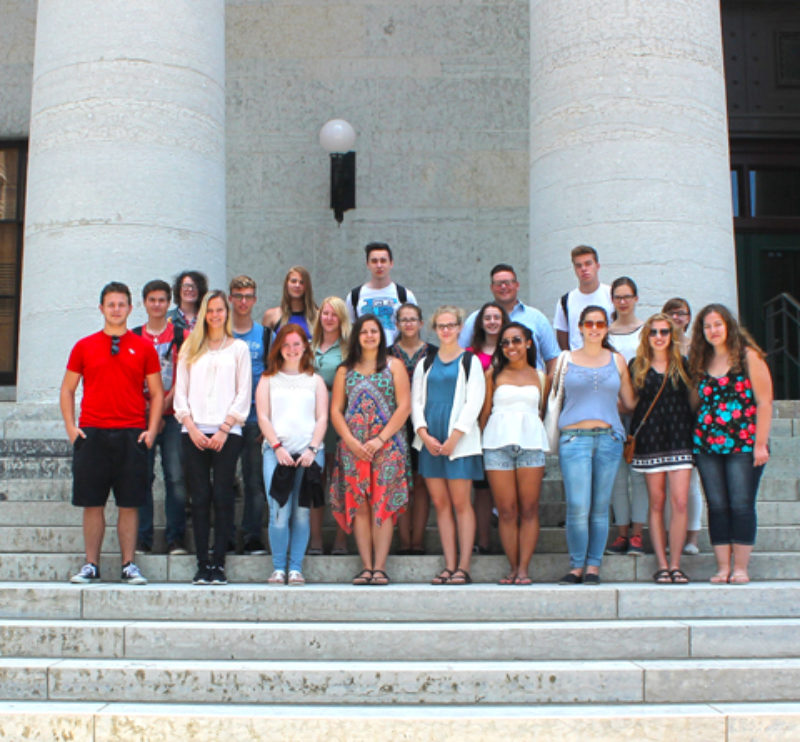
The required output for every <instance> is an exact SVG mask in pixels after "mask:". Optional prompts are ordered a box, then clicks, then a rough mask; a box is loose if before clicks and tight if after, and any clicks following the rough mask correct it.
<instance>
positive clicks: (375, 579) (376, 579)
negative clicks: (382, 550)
mask: <svg viewBox="0 0 800 742" xmlns="http://www.w3.org/2000/svg"><path fill="white" fill-rule="evenodd" d="M369 584H370V585H388V584H389V575H387V574H386V572H384V571H383V570H382V569H373V570H372V579H371V580H370V581H369Z"/></svg>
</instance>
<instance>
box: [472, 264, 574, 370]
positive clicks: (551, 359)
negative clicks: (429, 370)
mask: <svg viewBox="0 0 800 742" xmlns="http://www.w3.org/2000/svg"><path fill="white" fill-rule="evenodd" d="M489 275H490V276H491V283H490V284H489V288H490V290H491V292H492V296H494V300H495V301H496V302H497V303H498V304H499V305H500V306H501V307H503V309H505V310H506V314H508V316H509V318H510V319H512V320H514V321H515V322H519V323H521V324H523V325H525V327H527V328H528V329H529V330H530V331H531V333H532V334H533V342H534V344H535V345H536V365H537V366H538V367H539V368H540V369H543V370H546V371H547V373H550V372H551V371H552V370H553V367H554V366H555V362H556V359H557V358H558V353H559V349H558V344H557V343H556V337H555V335H554V334H553V328H552V327H550V323H549V322H548V321H547V317H545V316H544V314H542V313H541V312H540V311H539V310H538V309H536V308H535V307H531V306H528V305H527V304H523V303H522V302H521V301H520V300H519V298H518V294H519V281H518V280H517V274H516V272H515V271H514V268H513V267H512V266H510V265H508V264H507V263H498V264H497V265H496V266H494V268H492V270H491V271H490V272H489ZM479 311H480V309H476V310H475V311H474V312H473V313H472V314H470V315H469V317H467V321H466V322H465V323H464V328H463V329H462V330H461V333H460V334H459V336H458V344H459V345H460V346H461V347H462V348H468V347H469V345H470V343H471V342H472V333H473V332H474V329H475V320H476V319H477V317H478V312H479Z"/></svg>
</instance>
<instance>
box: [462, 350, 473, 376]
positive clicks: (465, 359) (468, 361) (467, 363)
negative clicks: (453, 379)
mask: <svg viewBox="0 0 800 742" xmlns="http://www.w3.org/2000/svg"><path fill="white" fill-rule="evenodd" d="M473 355H474V353H473V352H472V351H471V350H465V351H464V352H463V353H462V354H461V365H462V366H463V367H464V381H469V372H470V369H471V368H472V356H473Z"/></svg>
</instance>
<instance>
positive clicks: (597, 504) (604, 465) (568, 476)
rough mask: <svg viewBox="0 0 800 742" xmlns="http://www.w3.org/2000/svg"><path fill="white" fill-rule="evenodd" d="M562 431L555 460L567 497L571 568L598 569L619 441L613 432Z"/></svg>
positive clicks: (620, 455) (616, 463) (620, 444)
mask: <svg viewBox="0 0 800 742" xmlns="http://www.w3.org/2000/svg"><path fill="white" fill-rule="evenodd" d="M586 433H587V431H578V430H568V431H562V433H561V439H560V442H559V448H558V461H559V464H560V466H561V475H562V477H563V479H564V491H565V493H566V497H567V549H568V550H569V563H570V568H571V569H583V568H584V567H587V566H588V567H599V566H600V563H601V562H602V560H603V550H604V549H605V547H606V541H607V540H608V506H609V503H610V501H611V489H612V487H613V486H614V477H615V476H616V474H617V468H618V467H619V463H620V461H621V460H622V438H621V437H620V436H619V435H618V434H617V433H614V432H613V431H612V430H610V429H609V430H608V431H607V432H602V433H598V434H595V433H594V432H592V434H591V435H587V434H586Z"/></svg>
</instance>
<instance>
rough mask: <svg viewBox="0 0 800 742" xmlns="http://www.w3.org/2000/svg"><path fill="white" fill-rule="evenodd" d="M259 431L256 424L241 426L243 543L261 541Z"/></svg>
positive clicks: (262, 489)
mask: <svg viewBox="0 0 800 742" xmlns="http://www.w3.org/2000/svg"><path fill="white" fill-rule="evenodd" d="M260 437H261V430H259V427H258V423H256V422H253V423H245V424H244V425H243V426H242V441H243V444H242V453H241V454H240V455H241V459H242V480H243V484H244V510H243V511H242V535H243V537H244V543H245V544H246V543H247V542H248V541H261V529H262V528H263V526H264V505H265V503H266V499H265V495H264V479H263V476H264V475H263V462H262V460H261V441H260V440H259V438H260Z"/></svg>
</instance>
